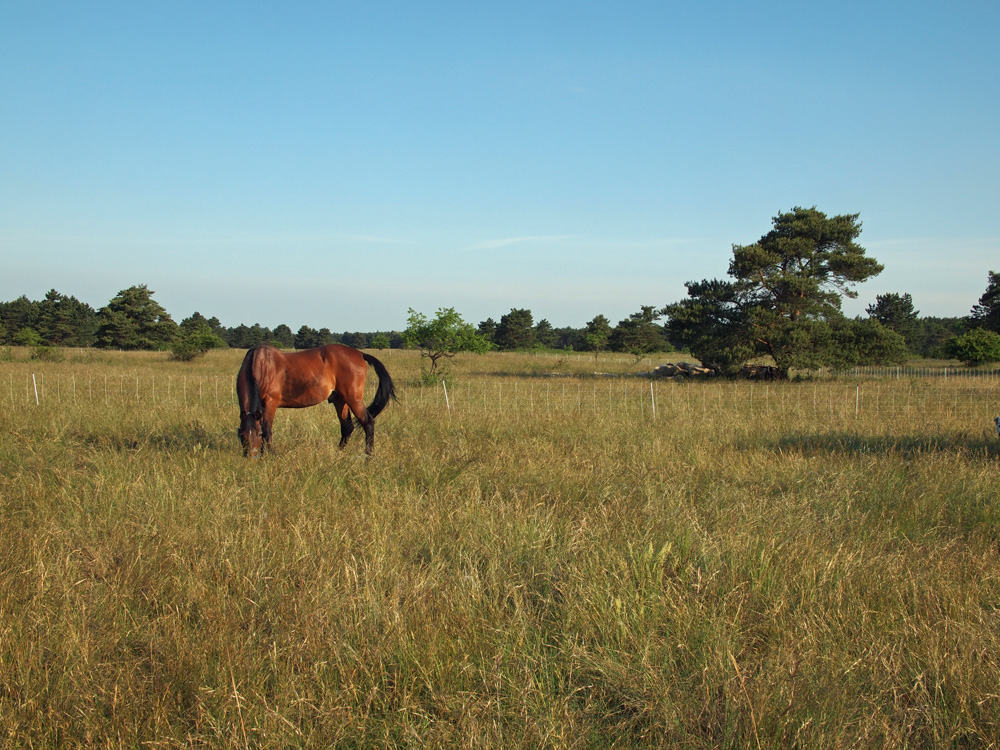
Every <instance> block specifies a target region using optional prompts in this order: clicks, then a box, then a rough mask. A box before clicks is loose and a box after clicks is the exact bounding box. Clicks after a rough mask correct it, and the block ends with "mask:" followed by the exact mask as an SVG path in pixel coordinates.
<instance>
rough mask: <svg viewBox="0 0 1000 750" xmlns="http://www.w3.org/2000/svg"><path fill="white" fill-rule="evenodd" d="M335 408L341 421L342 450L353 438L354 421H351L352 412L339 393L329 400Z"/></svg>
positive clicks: (332, 394)
mask: <svg viewBox="0 0 1000 750" xmlns="http://www.w3.org/2000/svg"><path fill="white" fill-rule="evenodd" d="M327 400H328V401H329V402H330V403H331V404H333V408H335V409H336V410H337V419H339V420H340V446H339V447H340V448H343V447H344V446H345V445H347V440H348V438H350V437H351V433H352V432H354V421H353V420H352V419H351V412H350V410H349V409H348V408H347V402H346V401H344V397H343V396H341V395H340V394H339V393H337V392H336V391H334V392H333V393H331V394H330V398H329V399H327Z"/></svg>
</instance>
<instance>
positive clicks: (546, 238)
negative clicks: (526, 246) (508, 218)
mask: <svg viewBox="0 0 1000 750" xmlns="http://www.w3.org/2000/svg"><path fill="white" fill-rule="evenodd" d="M579 236H580V235H578V234H539V235H530V236H525V237H502V238H500V239H496V240H483V241H482V242H477V243H475V244H474V245H472V246H470V248H469V249H470V250H495V249H496V248H498V247H509V246H510V245H520V244H522V243H524V242H559V241H561V240H572V239H576V238H577V237H579Z"/></svg>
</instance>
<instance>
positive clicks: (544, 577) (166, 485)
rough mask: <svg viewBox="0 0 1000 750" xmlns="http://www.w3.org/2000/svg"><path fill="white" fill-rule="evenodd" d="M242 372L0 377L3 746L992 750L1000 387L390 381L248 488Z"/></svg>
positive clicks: (464, 367)
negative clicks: (394, 391) (238, 383)
mask: <svg viewBox="0 0 1000 750" xmlns="http://www.w3.org/2000/svg"><path fill="white" fill-rule="evenodd" d="M379 356H382V355H379ZM239 359H240V353H239V352H221V353H211V354H210V355H209V357H208V358H206V359H204V360H201V361H198V362H195V363H192V364H185V365H182V364H179V363H171V362H167V361H165V359H164V357H163V355H139V354H132V355H124V354H94V353H89V352H84V353H71V354H70V355H68V356H67V357H66V358H65V359H64V360H63V361H61V362H46V363H39V362H33V361H29V360H25V359H17V360H15V361H5V362H0V416H2V418H3V423H4V426H5V429H4V430H3V432H2V433H0V538H2V539H3V540H4V544H3V547H2V550H0V744H2V745H3V746H6V747H74V746H75V747H140V746H141V747H220V748H228V747H316V748H318V747H333V746H338V747H396V746H420V747H426V746H431V747H532V748H534V747H560V748H561V747H595V746H596V747H648V746H661V747H704V748H715V747H732V748H744V747H758V746H759V747H775V746H799V747H894V748H895V747H990V746H995V745H996V744H997V740H998V737H1000V689H998V685H1000V656H998V654H1000V559H998V558H1000V502H998V501H1000V490H998V488H1000V440H997V438H996V436H995V434H991V432H990V430H991V429H992V425H991V423H990V419H991V418H992V417H993V416H994V415H995V414H1000V398H998V395H1000V389H998V387H997V384H996V382H995V381H990V380H988V379H983V380H981V381H978V380H975V379H963V380H958V379H949V380H948V381H947V382H945V381H943V380H933V381H932V380H907V379H901V380H879V381H874V380H871V381H867V380H866V381H855V380H828V381H812V382H802V383H782V384H773V385H769V386H766V385H762V384H756V385H754V386H753V387H751V386H750V384H748V383H745V382H744V383H726V382H708V383H686V384H673V383H665V382H660V383H657V384H655V386H653V388H652V391H651V386H650V383H649V381H648V380H644V379H641V378H632V379H622V378H603V377H601V378H595V377H593V376H592V373H593V372H594V371H595V370H599V371H602V372H610V371H614V370H615V368H617V369H618V370H619V371H632V372H638V371H641V370H643V369H649V366H648V364H646V365H643V364H632V363H629V362H627V361H626V362H621V361H619V362H613V361H610V359H606V360H605V361H602V362H599V363H598V366H595V363H594V360H593V358H592V357H565V358H558V357H549V358H538V357H517V356H509V355H489V356H487V357H483V358H476V357H467V358H464V359H462V358H460V359H458V360H457V361H456V363H455V365H454V377H453V380H452V382H451V384H450V386H449V391H448V397H447V398H448V400H447V402H446V401H445V391H444V387H443V386H442V387H440V388H438V387H424V388H420V387H419V386H418V385H416V383H417V382H418V377H417V376H418V373H419V367H420V363H419V360H418V358H417V357H416V356H415V355H413V354H408V353H399V352H394V353H392V354H391V355H390V354H389V353H384V356H383V360H384V361H385V362H386V364H387V366H388V367H389V369H390V371H391V372H392V373H393V376H394V378H395V379H396V381H397V384H398V385H399V391H400V396H401V401H402V403H400V404H393V405H392V406H390V407H389V408H388V409H387V410H386V412H385V413H384V414H383V415H382V416H380V417H379V419H378V421H377V424H376V448H375V450H376V456H375V458H374V459H373V460H370V461H366V460H365V459H364V457H363V446H362V442H363V441H362V440H360V439H359V438H358V437H357V436H356V437H355V438H354V440H353V441H352V443H351V445H350V446H349V447H348V449H347V450H346V451H344V452H338V451H337V450H336V443H337V439H338V436H339V430H338V427H337V422H336V418H335V416H334V414H333V413H332V412H331V410H329V409H328V408H324V407H315V408H313V409H307V410H302V411H282V412H281V413H279V415H278V419H277V423H276V427H275V443H276V447H277V453H276V455H274V456H271V457H269V458H267V459H265V460H261V461H246V460H244V459H243V458H242V457H241V455H240V452H239V449H238V445H237V441H236V437H235V429H236V426H237V414H236V407H235V405H234V403H233V401H232V380H233V379H234V377H235V373H236V369H237V367H238V365H239ZM551 371H554V372H557V373H560V374H562V375H564V377H559V378H548V377H540V376H541V375H544V374H546V373H548V372H551ZM33 373H34V374H35V383H36V384H37V383H39V382H40V381H42V380H43V377H42V376H44V382H43V385H42V390H41V397H40V400H39V404H38V405H36V404H35V400H34V393H33V386H32V385H31V375H32V374H33ZM105 377H107V382H108V389H107V395H105V390H104V382H105ZM216 383H218V390H216ZM137 394H138V395H137ZM654 397H655V403H656V412H655V417H654V413H653V408H652V405H653V400H654ZM449 406H450V407H451V408H450V409H449V408H448V407H449Z"/></svg>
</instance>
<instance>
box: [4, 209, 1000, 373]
mask: <svg viewBox="0 0 1000 750" xmlns="http://www.w3.org/2000/svg"><path fill="white" fill-rule="evenodd" d="M860 233H861V222H860V220H859V215H858V214H848V215H842V216H834V217H827V216H826V214H824V213H823V212H821V211H818V210H817V209H816V208H815V207H813V208H810V209H804V208H798V207H797V208H794V209H792V210H791V211H789V212H784V213H780V214H779V215H778V216H776V217H774V218H773V219H772V229H771V231H769V232H768V233H767V234H765V235H763V236H762V237H761V238H760V239H759V240H758V241H757V242H755V243H752V244H750V245H733V257H732V260H731V261H730V264H729V269H728V277H729V278H727V279H721V280H720V279H710V280H703V281H698V282H693V281H692V282H688V283H687V284H686V286H687V290H688V296H687V298H685V299H683V300H680V301H678V302H675V303H672V304H668V305H666V306H664V307H659V308H658V307H656V306H654V305H643V306H640V308H639V310H638V311H636V312H634V313H632V314H631V315H629V316H628V317H627V318H625V319H623V320H620V321H618V322H617V324H615V325H612V323H611V321H610V320H609V319H608V318H607V317H606V316H604V315H596V316H595V317H594V318H593V319H592V320H590V321H589V322H587V323H586V324H585V325H584V326H583V327H581V328H574V327H562V328H557V327H555V326H553V325H552V324H551V323H549V321H548V320H545V319H542V320H539V321H537V322H536V321H535V320H534V317H533V315H532V312H531V310H529V309H525V308H512V309H511V310H510V311H509V312H507V313H506V314H504V315H502V316H500V319H499V321H496V320H494V319H493V318H487V319H486V320H484V321H482V322H480V323H479V324H478V326H476V327H474V326H472V325H471V324H467V323H466V322H465V321H464V320H462V318H461V315H459V314H458V313H457V312H456V311H455V310H454V309H452V308H442V309H440V310H438V312H437V315H436V316H435V317H434V318H428V317H426V316H425V315H423V314H422V313H418V312H416V311H414V310H412V309H411V310H410V317H409V319H408V321H407V328H406V329H404V330H403V331H374V332H350V331H344V332H341V333H334V332H332V331H331V330H330V329H328V328H320V329H314V328H311V327H309V326H305V325H303V326H301V327H299V329H298V330H297V331H295V332H293V331H292V329H291V327H290V326H288V325H285V324H282V325H279V326H277V327H275V328H273V329H271V328H267V327H265V326H261V325H260V324H258V323H254V324H253V325H249V326H248V325H245V324H240V325H238V326H235V327H232V328H227V327H225V326H223V325H222V324H221V323H220V321H219V319H218V318H216V317H210V318H206V317H205V316H204V315H202V314H201V313H199V312H195V313H193V314H192V315H191V316H189V317H188V318H185V319H184V320H182V321H181V322H180V323H176V322H174V320H173V318H172V317H171V316H170V314H169V313H168V312H167V311H166V310H165V309H164V308H163V307H162V306H161V305H160V304H159V303H158V302H156V300H154V299H153V294H154V292H153V291H152V290H150V289H149V288H148V287H146V285H144V284H140V285H137V286H132V287H129V288H128V289H124V290H122V291H120V292H119V293H118V294H117V295H116V296H115V297H114V298H113V299H111V300H110V301H109V302H108V304H107V305H105V306H104V307H102V308H100V309H99V310H94V309H93V308H92V307H91V306H90V305H88V304H86V303H83V302H80V301H79V300H77V299H76V298H75V297H72V296H67V295H65V294H62V293H60V292H58V291H56V290H55V289H52V290H50V291H49V292H48V293H47V294H46V295H45V298H44V299H42V300H37V301H33V300H29V299H28V298H27V297H26V296H21V297H19V298H18V299H15V300H13V301H10V302H0V342H3V343H4V344H7V345H24V346H31V347H36V348H46V347H63V346H75V347H97V348H107V349H120V350H133V349H147V350H148V349H152V350H169V351H171V352H172V354H173V356H175V357H177V358H180V359H190V358H192V357H194V356H197V355H198V354H201V353H204V352H205V351H207V350H209V349H212V348H219V347H233V348H239V349H245V348H249V347H251V346H254V345H255V344H258V343H260V342H263V341H266V342H270V343H273V344H275V345H276V346H279V347H282V348H286V349H291V348H295V349H307V348H310V347H313V346H321V345H325V344H331V343H343V344H346V345H348V346H353V347H355V348H374V349H387V348H403V347H412V348H420V349H421V350H423V351H424V352H425V354H428V356H431V355H432V354H433V355H434V356H433V357H432V360H431V361H432V369H433V366H434V365H435V364H436V363H437V358H440V357H442V356H452V355H453V354H455V353H456V352H458V351H485V350H487V349H497V350H501V351H515V350H520V351H523V350H532V349H552V350H572V351H586V352H602V351H611V352H625V353H630V354H633V355H635V356H636V357H637V358H639V357H643V356H646V355H648V354H652V353H655V352H663V351H672V350H683V351H687V352H690V353H691V354H692V356H694V357H696V358H698V359H699V360H700V361H702V362H703V363H704V364H707V365H708V366H710V367H713V368H715V369H716V370H718V371H719V372H722V373H727V374H733V373H735V372H737V371H738V370H739V369H740V368H741V367H743V366H744V365H745V364H746V363H748V362H750V361H754V360H757V359H761V358H766V359H768V360H770V361H772V362H774V363H775V366H776V367H777V368H778V370H779V372H780V373H782V374H783V375H787V373H788V371H789V370H790V369H792V368H798V369H812V368H816V367H821V366H828V367H843V366H851V365H855V364H896V363H900V362H902V361H905V360H906V359H909V358H911V357H914V356H917V357H927V358H958V359H960V360H962V361H964V362H966V363H967V364H978V363H980V362H986V361H998V360H1000V273H997V272H994V271H990V272H989V274H988V279H987V287H986V291H985V292H984V294H983V295H982V297H980V299H979V301H978V302H977V303H976V304H975V305H974V306H973V307H972V309H971V311H970V313H969V315H968V316H965V317H953V318H940V317H929V316H924V317H921V316H920V314H919V312H918V311H917V310H915V309H914V306H913V299H912V297H911V295H910V294H908V293H889V294H882V295H878V296H877V297H876V300H875V302H874V303H873V304H872V305H869V306H868V308H867V309H866V313H867V315H866V316H864V317H861V316H858V317H855V318H847V317H846V316H844V315H843V313H842V312H841V300H842V298H843V297H856V296H857V293H856V292H855V291H854V290H853V285H854V284H857V283H860V282H863V281H866V280H868V279H870V278H872V277H874V276H876V275H877V274H878V273H879V272H881V270H882V266H881V265H880V264H879V263H878V262H877V261H876V260H875V259H874V258H871V257H869V256H868V255H867V254H866V252H865V249H864V248H863V247H861V246H860V245H858V244H857V239H858V236H859V235H860Z"/></svg>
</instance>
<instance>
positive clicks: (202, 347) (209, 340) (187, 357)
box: [170, 324, 226, 362]
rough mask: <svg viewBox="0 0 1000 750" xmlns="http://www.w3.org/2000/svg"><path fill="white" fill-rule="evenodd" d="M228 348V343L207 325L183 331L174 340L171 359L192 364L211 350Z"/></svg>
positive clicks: (171, 347)
mask: <svg viewBox="0 0 1000 750" xmlns="http://www.w3.org/2000/svg"><path fill="white" fill-rule="evenodd" d="M225 346H226V342H225V341H223V340H222V339H221V338H219V337H218V336H216V335H215V332H214V331H212V329H211V328H210V327H209V326H208V325H206V324H201V325H199V326H197V327H194V328H191V329H188V330H183V329H182V332H181V333H180V335H178V336H177V338H176V339H174V343H173V344H172V345H171V346H170V359H173V360H177V361H180V362H190V361H191V360H193V359H195V358H197V357H202V356H204V355H205V353H206V352H208V350H209V349H218V348H222V347H225Z"/></svg>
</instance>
